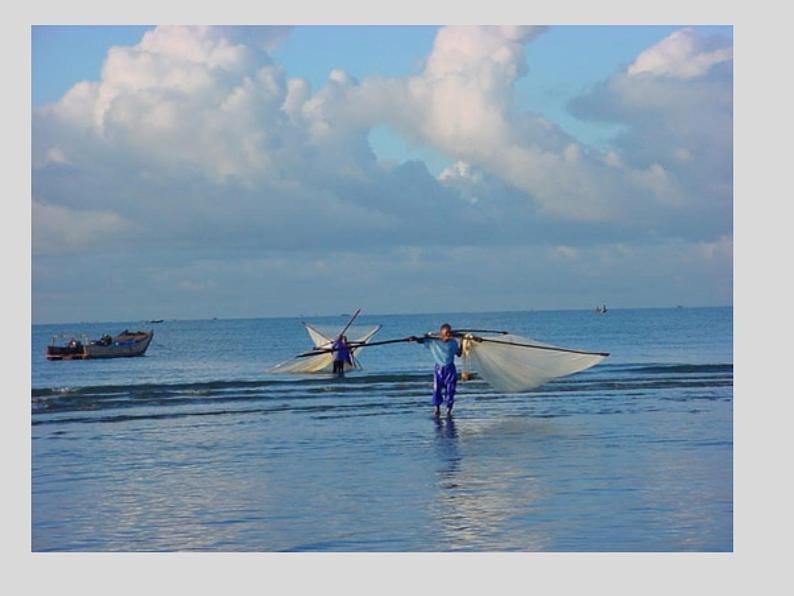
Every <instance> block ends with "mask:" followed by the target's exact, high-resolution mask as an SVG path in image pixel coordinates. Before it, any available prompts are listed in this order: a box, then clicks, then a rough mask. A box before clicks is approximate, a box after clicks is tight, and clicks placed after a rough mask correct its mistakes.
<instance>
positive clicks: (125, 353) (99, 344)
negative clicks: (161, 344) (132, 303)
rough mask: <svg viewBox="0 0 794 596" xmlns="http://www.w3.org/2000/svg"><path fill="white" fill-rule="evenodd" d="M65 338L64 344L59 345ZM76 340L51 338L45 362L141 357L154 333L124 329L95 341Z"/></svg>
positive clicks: (83, 336)
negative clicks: (113, 335) (112, 335)
mask: <svg viewBox="0 0 794 596" xmlns="http://www.w3.org/2000/svg"><path fill="white" fill-rule="evenodd" d="M66 337H71V339H69V340H68V341H67V342H65V344H63V345H59V341H61V342H63V340H64V339H65V338H66ZM80 337H81V338H82V339H81V340H80V339H77V338H76V335H75V334H64V333H61V334H58V335H53V336H52V341H51V342H50V345H49V346H47V360H88V359H93V358H127V357H130V356H143V354H144V353H145V352H146V348H148V347H149V343H151V341H152V337H154V331H127V330H126V329H125V330H124V331H122V332H121V333H119V334H118V335H116V336H115V337H111V336H110V335H105V336H103V337H102V338H100V339H97V340H89V339H88V338H87V337H86V336H85V335H82V334H80Z"/></svg>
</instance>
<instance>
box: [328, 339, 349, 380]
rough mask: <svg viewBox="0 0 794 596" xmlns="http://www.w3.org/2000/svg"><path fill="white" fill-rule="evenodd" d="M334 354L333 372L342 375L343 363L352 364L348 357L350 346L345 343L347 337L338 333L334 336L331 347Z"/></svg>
mask: <svg viewBox="0 0 794 596" xmlns="http://www.w3.org/2000/svg"><path fill="white" fill-rule="evenodd" d="M332 349H333V355H334V374H335V375H339V376H342V375H344V374H345V364H349V365H351V366H352V365H353V359H352V358H351V357H350V346H348V344H347V337H346V336H344V335H340V336H339V337H337V338H336V341H335V342H334V345H333V347H332Z"/></svg>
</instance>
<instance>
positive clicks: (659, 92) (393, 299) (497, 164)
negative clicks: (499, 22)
mask: <svg viewBox="0 0 794 596" xmlns="http://www.w3.org/2000/svg"><path fill="white" fill-rule="evenodd" d="M31 101H32V108H33V111H32V180H31V182H32V197H31V199H32V204H31V208H32V211H31V218H32V263H31V265H32V268H31V275H32V318H33V322H34V323H49V322H79V321H132V320H139V319H151V318H168V319H170V318H211V317H260V316H297V315H300V314H307V315H308V314H338V313H343V312H350V311H351V310H354V309H355V308H358V307H361V308H362V309H363V310H364V311H366V312H369V313H412V312H460V311H493V310H528V309H570V308H593V307H594V306H595V305H596V304H602V303H606V304H607V305H608V306H610V307H612V308H621V307H657V306H662V307H663V306H675V305H679V304H681V305H686V306H712V305H728V304H732V294H733V135H732V129H733V31H732V28H731V27H726V26H687V25H680V26H552V27H545V26H538V27H533V26H501V27H499V26H491V27H486V26H482V27H476V26H461V27H441V26H295V27H207V26H204V27H175V26H171V27H153V26H151V27H150V26H135V27H132V26H112V27H109V26H34V27H33V28H32V45H31Z"/></svg>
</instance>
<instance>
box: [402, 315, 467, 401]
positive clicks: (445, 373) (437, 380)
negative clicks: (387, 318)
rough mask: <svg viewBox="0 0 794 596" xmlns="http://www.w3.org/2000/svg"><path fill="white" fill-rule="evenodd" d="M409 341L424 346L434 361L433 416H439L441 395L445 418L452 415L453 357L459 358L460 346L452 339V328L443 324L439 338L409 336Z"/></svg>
mask: <svg viewBox="0 0 794 596" xmlns="http://www.w3.org/2000/svg"><path fill="white" fill-rule="evenodd" d="M408 340H409V341H415V342H417V343H420V344H424V345H425V347H426V348H427V349H429V350H430V353H431V354H432V356H433V360H435V363H436V365H435V368H434V372H433V406H434V408H435V409H434V411H433V414H434V415H435V416H440V415H441V402H442V401H443V400H442V393H443V394H444V395H445V396H446V404H447V416H451V415H452V406H453V405H454V404H455V388H456V387H457V383H458V371H457V369H456V368H455V356H460V355H461V354H462V352H461V348H462V347H461V344H460V343H459V342H458V341H457V340H456V339H454V338H453V337H452V327H451V326H450V325H449V323H444V324H443V325H441V328H440V329H439V337H432V336H425V337H416V336H411V337H409V338H408Z"/></svg>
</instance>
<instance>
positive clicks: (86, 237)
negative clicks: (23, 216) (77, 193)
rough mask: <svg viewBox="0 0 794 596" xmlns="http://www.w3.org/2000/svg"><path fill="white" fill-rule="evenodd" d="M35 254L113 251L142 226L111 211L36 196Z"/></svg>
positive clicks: (34, 210) (34, 201)
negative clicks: (46, 201) (74, 206)
mask: <svg viewBox="0 0 794 596" xmlns="http://www.w3.org/2000/svg"><path fill="white" fill-rule="evenodd" d="M31 215H32V220H33V222H34V226H33V254H34V255H36V254H69V253H74V252H77V251H80V250H86V249H96V248H100V249H101V250H103V251H107V252H112V251H114V250H118V248H117V247H118V246H119V243H123V242H125V241H127V240H129V239H130V238H131V237H133V236H134V235H135V234H136V233H139V232H140V231H141V230H140V229H139V228H138V226H137V225H135V224H133V223H132V222H129V221H126V220H124V219H123V218H122V217H120V216H119V215H118V214H117V213H113V212H110V211H77V210H74V209H68V208H66V207H60V206H57V205H47V204H44V203H41V202H39V201H36V200H35V199H34V200H33V203H32V214H31Z"/></svg>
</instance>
